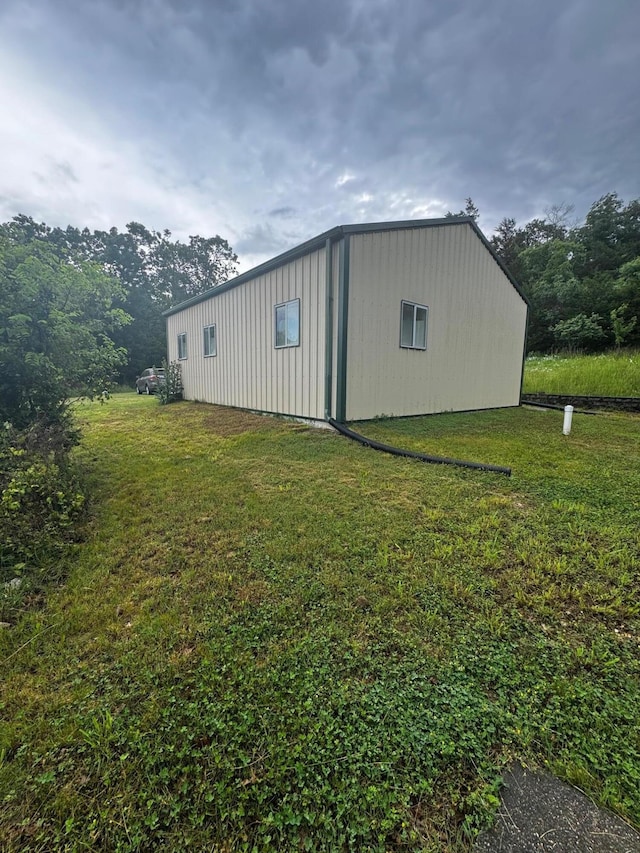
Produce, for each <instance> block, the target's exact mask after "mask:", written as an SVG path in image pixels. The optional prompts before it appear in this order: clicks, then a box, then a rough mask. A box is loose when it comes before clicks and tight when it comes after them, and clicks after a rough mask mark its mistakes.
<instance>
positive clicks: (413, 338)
mask: <svg viewBox="0 0 640 853" xmlns="http://www.w3.org/2000/svg"><path fill="white" fill-rule="evenodd" d="M428 318H429V309H428V308H427V306H426V305H416V304H415V303H413V302H405V301H404V300H403V301H402V303H401V308H400V346H401V347H406V348H407V349H426V348H427V322H428Z"/></svg>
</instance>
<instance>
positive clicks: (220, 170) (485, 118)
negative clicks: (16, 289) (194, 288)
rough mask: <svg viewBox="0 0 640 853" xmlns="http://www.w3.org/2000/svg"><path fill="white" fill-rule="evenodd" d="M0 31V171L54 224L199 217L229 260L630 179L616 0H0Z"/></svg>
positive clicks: (500, 211)
mask: <svg viewBox="0 0 640 853" xmlns="http://www.w3.org/2000/svg"><path fill="white" fill-rule="evenodd" d="M0 33H2V34H1V35H0V49H2V50H3V52H4V53H5V55H6V56H7V57H9V60H7V68H8V69H9V68H11V67H12V66H11V60H12V59H15V60H19V66H20V69H21V70H22V71H23V72H24V73H16V72H15V69H14V74H13V76H9V77H7V75H6V74H3V75H2V77H3V78H4V79H5V81H7V82H6V83H5V85H6V86H11V87H12V88H13V90H14V94H15V97H14V99H13V100H11V94H10V93H7V92H6V91H5V100H6V101H7V104H8V106H9V107H10V109H9V111H8V112H7V110H3V115H5V116H8V122H7V121H5V122H4V124H5V127H4V128H3V130H2V131H0V163H2V164H3V165H1V166H0V191H2V193H3V195H4V196H7V197H9V198H16V197H19V198H22V199H24V200H25V203H28V202H29V201H30V200H31V205H32V210H26V211H25V212H27V213H30V212H33V210H34V209H36V208H37V209H39V210H41V211H42V214H43V215H46V217H48V221H51V223H52V224H56V222H55V220H56V218H59V217H60V216H67V217H73V216H76V217H77V220H76V221H77V224H79V225H83V224H85V222H86V218H87V217H88V216H89V215H91V216H93V217H95V218H97V219H100V221H101V224H102V223H103V222H104V221H105V220H108V221H109V224H118V225H122V224H124V222H126V221H129V220H130V219H132V218H136V219H141V220H142V221H145V224H148V225H149V226H153V227H168V228H170V229H171V230H172V231H173V232H174V233H175V234H181V233H185V234H186V233H194V232H195V231H198V230H200V232H201V233H203V230H204V229H208V231H209V232H211V233H222V234H223V235H224V236H227V237H228V238H229V240H230V242H231V243H232V245H233V246H234V248H235V249H236V251H238V253H239V254H240V255H241V260H242V261H243V262H244V261H245V259H244V257H243V255H245V254H246V255H247V257H251V259H252V260H259V259H261V254H262V253H264V254H271V253H273V252H275V251H280V250H281V249H284V248H287V245H291V244H290V243H287V241H289V240H295V239H304V238H306V237H309V236H311V235H313V234H315V233H319V232H320V231H322V230H324V229H325V228H328V227H331V226H332V225H335V224H337V223H339V222H349V221H358V220H373V219H387V218H394V217H396V218H400V217H406V216H422V215H441V214H442V213H443V212H445V211H446V210H447V209H448V208H451V209H454V210H457V209H459V208H460V207H461V206H462V204H463V202H464V199H465V198H466V197H467V196H469V195H471V196H472V197H473V199H474V201H475V202H476V204H477V205H478V206H479V207H480V210H481V214H482V225H483V226H484V227H485V230H490V229H491V228H492V227H494V226H495V225H496V224H497V222H498V221H499V219H501V218H502V217H503V216H505V215H511V216H515V217H516V218H519V219H523V218H527V217H530V216H533V215H537V214H539V213H541V212H542V210H543V209H544V207H546V206H548V205H550V204H553V203H555V202H561V201H569V202H574V203H575V204H576V211H577V212H578V213H579V214H583V213H584V212H585V211H586V209H587V208H588V206H589V205H590V204H591V203H592V202H593V201H594V200H596V199H597V198H598V197H599V196H600V195H602V194H603V193H604V192H607V191H610V190H617V191H619V192H620V193H621V195H623V197H625V198H630V197H634V196H637V195H639V194H640V146H638V145H637V138H638V131H639V130H640V128H639V126H638V125H639V123H640V89H639V87H638V86H637V70H638V67H640V7H639V6H638V4H637V2H636V0H617V2H616V4H615V6H613V7H612V6H610V5H607V4H603V3H602V2H601V0H566V2H565V3H563V4H558V3H557V2H556V0H539V2H538V3H535V4H523V3H513V2H512V0H486V2H485V3H483V4H482V9H481V10H480V8H479V6H478V4H476V3H473V2H468V0H450V2H448V3H446V4H444V3H443V4H427V3H424V0H405V2H404V3H403V4H402V14H399V7H398V4H397V3H396V2H391V0H327V2H325V3H323V4H319V3H315V2H310V0H309V2H300V3H293V4H292V3H291V2H289V0H260V2H258V0H253V2H247V3H243V4H237V3H235V2H232V0H223V2H219V3H215V4H211V3H210V2H205V0H200V2H197V0H196V1H195V2H191V3H188V4H185V3H182V2H178V0H150V2H147V3H136V2H132V0H128V1H127V0H95V2H92V3H86V2H81V0H60V2H59V3H56V4H55V9H54V8H53V4H50V3H48V2H46V0H31V2H30V3H29V4H26V5H25V4H24V3H22V2H18V0H7V2H5V4H4V6H3V11H1V12H0ZM1 86H2V84H0V99H1V98H2V92H1ZM18 95H21V99H20V98H18ZM20 101H22V103H23V104H24V103H25V102H26V103H29V104H31V106H32V111H31V115H30V116H29V119H28V121H27V122H26V123H25V121H24V120H22V121H21V116H20V114H19V113H20ZM0 105H2V103H1V100H0ZM12 110H13V114H12ZM25 125H26V126H25ZM53 127H55V132H52V128H53ZM21 134H22V137H21ZM25 134H26V135H27V136H28V138H27V139H26V143H23V145H22V149H23V150H22V152H21V153H16V146H17V145H19V143H20V140H21V138H22V139H23V138H24V135H25ZM52 146H55V150H54V148H53V147H52ZM52 162H53V163H57V164H66V165H68V167H69V169H70V170H71V171H70V172H69V174H68V180H67V181H66V182H65V175H64V170H62V171H61V170H60V169H58V174H57V178H56V174H55V172H54V171H52V168H51V164H52ZM105 164H108V165H105ZM2 170H4V172H3V171H2ZM34 174H39V175H41V176H44V177H45V178H46V179H47V180H48V181H49V182H50V191H51V193H52V195H51V197H49V198H45V197H44V196H43V195H42V191H41V190H39V189H38V187H37V186H36V184H35V183H32V181H33V180H34V179H33V177H32V176H33V175H34ZM72 175H73V176H75V181H74V180H73V177H72ZM30 176H31V177H30ZM56 180H57V182H58V183H56ZM114 183H117V184H118V185H119V187H120V191H119V192H117V191H116V190H117V187H116V186H114ZM56 187H57V189H55V188H56ZM105 188H106V189H105ZM56 193H57V195H56ZM2 210H3V211H6V212H5V216H6V215H7V214H9V215H11V214H12V213H14V212H17V211H13V210H11V211H8V210H6V205H5V204H3V205H2ZM0 212H2V211H0ZM82 217H85V219H84V220H83V219H82ZM145 217H146V218H145ZM160 220H162V221H160ZM86 224H89V225H91V224H92V222H86ZM183 229H184V232H183Z"/></svg>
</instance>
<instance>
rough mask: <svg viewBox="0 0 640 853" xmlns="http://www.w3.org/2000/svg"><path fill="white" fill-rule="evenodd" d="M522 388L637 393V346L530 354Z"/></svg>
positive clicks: (639, 376) (639, 390) (639, 391)
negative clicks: (592, 351)
mask: <svg viewBox="0 0 640 853" xmlns="http://www.w3.org/2000/svg"><path fill="white" fill-rule="evenodd" d="M523 390H524V393H525V394H531V393H534V392H544V393H547V394H593V395H602V396H611V397H640V350H620V351H619V352H608V353H601V354H600V355H543V356H531V357H530V358H528V359H527V361H526V363H525V370H524V389H523Z"/></svg>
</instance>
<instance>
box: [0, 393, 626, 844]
mask: <svg viewBox="0 0 640 853" xmlns="http://www.w3.org/2000/svg"><path fill="white" fill-rule="evenodd" d="M78 412H79V417H80V419H81V421H82V422H83V423H84V425H85V426H84V436H85V437H84V440H83V444H82V447H81V449H80V455H81V457H82V459H83V460H84V462H85V463H86V465H87V466H88V467H89V469H90V478H91V480H92V482H93V485H94V489H95V499H94V505H93V517H92V520H91V522H90V523H89V524H88V525H87V529H86V538H85V542H84V543H83V544H82V545H80V546H79V547H78V548H77V551H76V553H75V555H74V556H73V558H72V560H71V561H70V566H69V576H68V581H67V583H66V584H65V585H64V586H63V587H60V588H58V589H57V590H52V591H51V593H50V595H49V598H48V602H47V604H46V605H45V606H43V607H42V608H41V609H40V610H38V611H32V612H31V613H27V614H25V615H24V616H23V618H22V619H21V621H20V622H19V623H18V624H17V625H16V626H15V627H12V628H10V629H4V630H3V631H0V645H1V648H0V660H1V661H2V672H1V675H2V687H1V688H0V689H1V700H0V719H1V721H2V722H1V723H0V748H1V750H2V751H1V753H0V754H1V756H2V764H1V766H0V802H1V803H2V806H1V809H2V811H1V813H0V848H1V849H3V850H7V851H14V850H15V851H17V850H25V849H29V850H36V851H58V850H59V851H62V850H69V851H71V850H74V851H75V850H122V851H125V850H148V849H151V848H157V849H163V850H184V849H187V848H188V849H193V850H210V851H235V850H247V851H252V850H256V851H266V850H296V851H297V850H326V851H337V850H376V851H385V850H406V851H408V850H432V851H461V850H467V849H470V846H471V844H472V841H473V838H474V837H475V834H476V833H477V831H478V829H479V828H480V827H482V826H483V825H485V824H486V822H487V821H488V820H490V818H491V815H492V813H493V811H494V809H495V805H496V802H497V801H496V793H497V779H498V776H499V772H500V770H501V768H503V767H504V766H505V765H506V764H507V763H508V762H509V761H511V760H512V759H513V758H514V757H518V758H520V759H524V760H525V761H530V762H533V763H537V764H540V765H545V766H547V767H549V768H550V769H551V770H553V771H554V772H556V773H557V774H559V775H560V776H561V777H562V778H565V779H568V780H570V781H571V782H573V783H575V784H578V785H579V786H580V787H582V788H583V789H584V790H586V791H587V792H588V793H589V794H590V795H591V796H593V797H594V798H595V799H596V800H597V801H598V802H600V803H604V804H606V805H608V806H610V807H611V808H613V809H615V810H617V811H618V812H619V813H621V814H622V815H624V816H625V817H626V818H627V819H628V820H630V821H631V822H633V823H635V824H636V825H640V793H639V792H640V729H639V728H638V708H640V655H639V646H638V643H639V636H640V634H639V629H640V583H639V574H640V533H639V531H640V462H639V459H638V456H639V454H638V447H639V437H640V418H638V417H636V416H631V415H616V414H604V415H600V416H597V417H589V416H586V415H584V416H583V415H579V414H578V415H575V416H574V426H573V431H572V433H571V436H569V437H564V436H562V433H561V427H562V413H559V412H555V411H539V410H526V409H517V410H505V411H495V412H484V413H473V414H462V415H442V416H435V417H429V418H412V419H405V420H388V421H379V422H376V423H369V424H360V425H357V427H356V428H358V429H360V430H362V431H364V432H365V433H366V434H368V435H371V436H372V437H373V436H375V437H376V438H379V439H381V440H384V441H387V442H389V443H392V444H393V443H395V444H400V445H402V446H405V447H411V448H415V449H418V450H422V451H424V452H427V453H435V454H441V455H444V454H446V455H452V456H458V457H462V458H469V459H474V460H477V461H483V462H494V463H498V464H504V465H510V466H512V468H513V476H512V478H510V479H509V478H507V477H504V476H502V475H498V474H487V473H479V472H473V471H468V470H461V469H455V468H450V467H443V466H434V465H424V464H421V463H419V462H415V461H411V460H406V459H399V458H394V457H391V456H388V455H384V454H380V453H377V452H374V451H372V450H369V449H365V448H363V447H360V446H359V445H357V444H355V443H353V442H350V441H349V440H347V439H345V438H341V437H339V436H337V435H336V434H334V433H333V432H331V431H328V430H312V429H308V428H307V427H306V426H302V425H298V424H292V423H287V422H284V421H281V420H275V419H269V418H260V417H257V416H251V415H247V414H243V413H239V412H233V411H231V410H226V409H220V408H216V407H211V406H205V405H197V404H188V403H181V404H177V405H174V406H166V407H160V406H158V405H157V401H156V400H155V399H153V398H146V397H141V398H138V397H137V396H135V395H133V394H128V395H127V394H121V395H118V396H117V397H116V398H114V399H112V400H111V401H110V402H109V403H108V404H106V405H104V406H100V405H96V404H93V405H90V404H87V405H83V406H81V407H79V410H78Z"/></svg>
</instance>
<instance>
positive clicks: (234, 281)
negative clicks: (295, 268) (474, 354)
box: [163, 216, 529, 317]
mask: <svg viewBox="0 0 640 853" xmlns="http://www.w3.org/2000/svg"><path fill="white" fill-rule="evenodd" d="M442 225H470V226H471V228H472V229H473V231H475V233H476V235H477V236H478V237H479V238H480V240H481V241H482V243H483V244H484V246H485V248H486V249H487V251H488V252H489V253H490V254H491V256H492V257H493V259H494V260H495V262H496V263H497V264H498V266H499V267H500V269H501V270H502V272H503V273H504V274H505V275H506V276H507V278H508V279H509V281H510V282H511V284H512V285H513V287H514V288H515V289H516V290H517V292H518V293H519V294H520V296H521V297H522V299H523V300H524V302H525V303H526V304H527V305H528V304H529V302H528V300H527V297H526V296H525V295H524V293H523V292H522V290H521V288H520V286H519V285H518V283H517V281H516V280H515V278H514V277H513V275H512V274H511V272H510V271H509V269H508V268H507V267H506V265H505V264H504V262H503V261H502V259H501V258H500V257H498V255H497V254H496V252H495V251H494V249H493V247H492V245H491V243H490V242H489V241H488V240H487V238H486V237H485V236H484V234H483V233H482V231H481V230H480V229H479V228H478V226H477V224H476V222H475V220H474V218H473V217H472V216H446V217H442V218H440V219H405V220H401V221H397V222H367V223H363V224H361V225H338V226H336V227H335V228H331V229H330V230H329V231H325V232H323V233H322V234H319V235H318V236H317V237H312V238H311V240H307V241H305V242H304V243H300V244H299V245H298V246H294V247H293V248H292V249H288V250H287V251H286V252H283V253H282V254H280V255H276V257H275V258H271V259H270V260H268V261H265V262H264V263H262V264H259V265H258V266H257V267H253V269H250V270H247V272H245V273H242V274H241V275H238V276H235V278H231V279H229V281H226V282H225V283H224V284H219V285H217V286H216V287H212V288H210V289H209V290H206V291H205V292H204V293H199V294H197V295H196V296H192V297H191V298H190V299H186V300H184V302H180V303H178V305H174V306H172V307H171V308H168V309H167V310H166V311H164V312H163V316H164V317H169V316H171V315H172V314H177V313H178V312H179V311H182V310H183V309H185V308H189V307H191V306H192V305H197V304H198V303H199V302H205V301H206V300H207V299H211V298H213V297H214V296H219V295H220V294H221V293H225V292H226V291H227V290H232V289H233V288H234V287H239V286H240V285H241V284H244V283H245V282H247V281H251V280H252V279H254V278H257V277H258V276H260V275H264V274H265V273H268V272H271V271H272V270H274V269H276V268H277V267H279V266H282V264H286V263H288V262H289V261H294V260H296V258H300V257H302V256H303V255H308V254H309V253H310V252H315V251H317V250H319V249H322V248H324V247H325V245H326V242H327V240H330V241H335V240H340V239H341V238H342V237H344V236H345V235H346V234H370V233H375V232H380V231H403V230H408V229H410V228H433V227H437V226H442Z"/></svg>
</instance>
